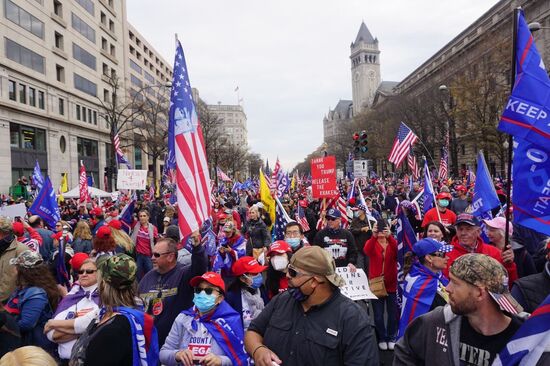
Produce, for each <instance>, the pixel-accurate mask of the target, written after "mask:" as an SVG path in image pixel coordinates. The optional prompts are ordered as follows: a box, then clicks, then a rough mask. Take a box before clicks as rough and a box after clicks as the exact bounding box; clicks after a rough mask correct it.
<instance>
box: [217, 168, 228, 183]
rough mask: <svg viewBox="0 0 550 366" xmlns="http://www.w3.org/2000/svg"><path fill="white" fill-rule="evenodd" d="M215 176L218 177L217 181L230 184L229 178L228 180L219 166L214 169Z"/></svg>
mask: <svg viewBox="0 0 550 366" xmlns="http://www.w3.org/2000/svg"><path fill="white" fill-rule="evenodd" d="M216 174H217V175H218V179H220V180H222V181H224V182H231V178H229V176H228V175H227V174H225V173H224V172H223V170H221V168H220V167H219V166H217V167H216Z"/></svg>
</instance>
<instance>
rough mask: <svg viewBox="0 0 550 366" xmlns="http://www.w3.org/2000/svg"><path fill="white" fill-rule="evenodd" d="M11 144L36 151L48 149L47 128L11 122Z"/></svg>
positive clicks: (13, 146) (14, 146)
mask: <svg viewBox="0 0 550 366" xmlns="http://www.w3.org/2000/svg"><path fill="white" fill-rule="evenodd" d="M10 146H11V147H12V148H19V149H25V150H34V151H46V130H43V129H40V128H34V127H28V126H22V125H18V124H16V123H10Z"/></svg>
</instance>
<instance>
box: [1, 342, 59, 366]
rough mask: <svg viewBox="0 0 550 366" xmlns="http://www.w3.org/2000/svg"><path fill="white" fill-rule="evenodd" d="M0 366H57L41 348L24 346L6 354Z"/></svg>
mask: <svg viewBox="0 0 550 366" xmlns="http://www.w3.org/2000/svg"><path fill="white" fill-rule="evenodd" d="M0 366H57V362H55V360H54V359H53V357H52V356H50V355H49V354H48V352H46V351H44V350H43V349H42V348H40V347H36V346H25V347H20V348H17V349H15V350H13V351H11V352H8V353H6V354H5V355H4V356H3V357H2V358H1V359H0Z"/></svg>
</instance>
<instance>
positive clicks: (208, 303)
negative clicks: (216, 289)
mask: <svg viewBox="0 0 550 366" xmlns="http://www.w3.org/2000/svg"><path fill="white" fill-rule="evenodd" d="M193 303H194V304H195V306H196V307H197V309H199V311H200V312H201V313H207V312H208V311H210V310H212V308H214V306H216V295H215V294H214V293H213V294H212V295H207V294H206V292H204V291H201V293H199V294H195V296H194V297H193Z"/></svg>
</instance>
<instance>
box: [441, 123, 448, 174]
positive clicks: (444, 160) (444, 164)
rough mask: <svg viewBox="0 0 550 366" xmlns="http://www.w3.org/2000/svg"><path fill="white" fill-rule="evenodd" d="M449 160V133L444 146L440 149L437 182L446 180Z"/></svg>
mask: <svg viewBox="0 0 550 366" xmlns="http://www.w3.org/2000/svg"><path fill="white" fill-rule="evenodd" d="M448 160H449V133H447V137H446V138H445V146H443V147H442V148H441V160H440V161H439V180H447V174H448V164H449V162H448Z"/></svg>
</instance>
